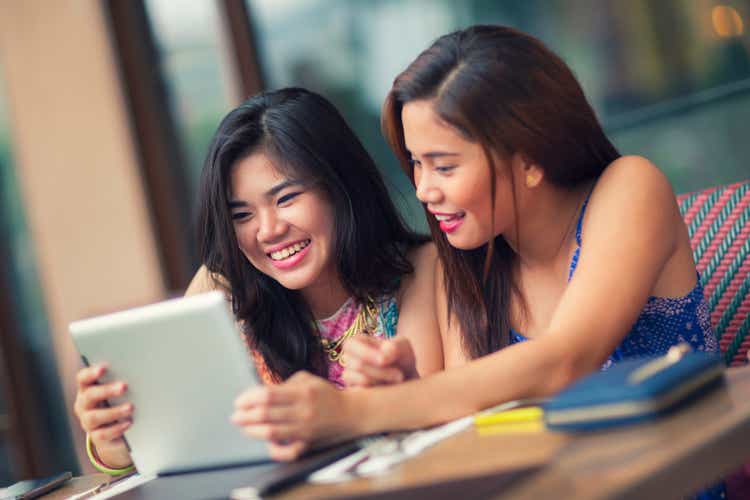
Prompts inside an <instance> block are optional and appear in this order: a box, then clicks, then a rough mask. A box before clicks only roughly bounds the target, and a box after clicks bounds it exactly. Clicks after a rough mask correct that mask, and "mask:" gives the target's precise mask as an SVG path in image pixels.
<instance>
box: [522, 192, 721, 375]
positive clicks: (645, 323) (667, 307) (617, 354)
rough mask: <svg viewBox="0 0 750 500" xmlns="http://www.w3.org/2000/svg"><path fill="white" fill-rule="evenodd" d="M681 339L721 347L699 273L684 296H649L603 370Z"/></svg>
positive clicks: (703, 346) (578, 232) (701, 348)
mask: <svg viewBox="0 0 750 500" xmlns="http://www.w3.org/2000/svg"><path fill="white" fill-rule="evenodd" d="M588 202H589V200H588V197H587V198H586V201H585V202H584V203H583V207H581V213H580V215H579V216H578V224H577V226H576V243H577V247H576V249H575V252H574V253H573V258H572V259H571V262H570V270H569V272H568V281H570V279H571V278H572V277H573V273H574V272H575V269H576V266H577V265H578V257H579V255H580V253H581V227H582V225H583V215H584V213H585V212H586V205H588ZM697 274H698V273H697V272H696V275H697ZM524 340H527V339H526V337H524V336H523V335H521V334H520V333H518V332H516V331H515V330H513V329H511V331H510V343H511V344H515V343H517V342H523V341H524ZM680 342H687V343H689V344H690V345H691V346H692V348H693V350H696V351H718V350H719V344H718V342H717V340H716V336H715V335H714V332H713V330H712V329H711V323H710V315H709V311H708V304H707V303H706V300H705V299H704V297H703V285H702V284H701V280H700V276H698V279H697V282H696V284H695V287H694V288H693V289H692V290H691V291H690V293H688V294H687V295H685V296H684V297H677V298H672V297H653V296H652V297H649V298H648V301H647V302H646V305H645V307H644V308H643V310H642V311H641V314H640V315H639V316H638V319H637V320H636V322H635V324H634V325H633V327H632V328H631V329H630V331H629V332H628V334H627V335H626V336H625V338H624V339H623V340H622V342H621V343H620V345H618V346H617V348H616V349H615V351H614V352H613V353H612V354H611V355H610V356H609V358H608V359H607V361H606V362H605V363H604V364H603V365H602V370H606V369H607V368H609V367H610V366H612V364H613V363H617V362H618V361H621V360H623V359H627V358H632V357H635V356H644V355H655V354H656V355H658V354H665V353H666V352H667V351H668V350H669V348H670V347H671V346H673V345H675V344H678V343H680Z"/></svg>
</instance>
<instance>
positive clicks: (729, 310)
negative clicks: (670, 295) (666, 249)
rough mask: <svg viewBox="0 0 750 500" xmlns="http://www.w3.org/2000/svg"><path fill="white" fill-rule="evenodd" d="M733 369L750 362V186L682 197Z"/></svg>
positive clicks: (715, 322)
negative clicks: (749, 337)
mask: <svg viewBox="0 0 750 500" xmlns="http://www.w3.org/2000/svg"><path fill="white" fill-rule="evenodd" d="M677 202H678V203H679V205H680V212H681V213H682V216H683V217H684V219H685V223H686V224H687V226H688V233H689V234H690V243H691V245H692V247H693V256H694V257H695V262H696V264H697V267H698V272H700V275H701V280H702V282H703V285H704V293H705V297H706V300H707V301H708V307H709V309H710V310H711V324H712V325H713V327H714V328H715V331H716V336H717V338H718V339H719V345H720V346H721V351H722V352H723V353H724V359H725V361H726V363H727V364H728V365H732V366H734V365H739V364H743V363H745V362H747V357H746V356H747V350H748V347H749V346H750V339H748V338H747V334H748V330H750V223H748V222H749V221H750V181H744V182H738V183H737V184H731V185H729V186H722V187H718V188H710V189H706V190H704V191H699V192H696V193H688V194H684V195H680V196H678V197H677Z"/></svg>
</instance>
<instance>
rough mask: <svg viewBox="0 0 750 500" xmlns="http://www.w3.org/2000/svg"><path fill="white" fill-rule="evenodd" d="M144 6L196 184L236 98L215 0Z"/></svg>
mask: <svg viewBox="0 0 750 500" xmlns="http://www.w3.org/2000/svg"><path fill="white" fill-rule="evenodd" d="M146 10H147V12H148V15H149V18H150V20H151V24H152V29H153V31H154V37H155V39H156V42H157V47H158V51H159V56H160V59H161V71H162V75H163V76H164V79H165V81H166V84H167V89H168V91H169V94H170V97H171V99H172V103H171V105H172V109H173V110H175V114H176V119H177V121H178V127H179V130H178V132H179V135H180V140H181V142H182V144H183V146H184V147H185V149H186V155H185V157H186V159H187V161H188V165H186V171H187V174H188V180H189V183H190V185H191V188H192V189H193V190H195V188H196V186H197V183H198V179H199V176H200V171H201V168H202V166H203V160H204V159H205V156H206V152H207V150H208V143H209V141H210V139H211V137H212V135H213V133H214V131H215V130H216V127H217V126H218V124H219V121H220V120H221V118H222V117H223V116H224V114H226V112H227V111H228V110H229V107H230V103H231V102H232V97H231V87H230V83H231V79H230V76H229V75H228V73H227V71H228V65H227V64H225V61H224V60H223V59H222V58H223V57H224V55H225V54H224V52H225V51H224V50H222V47H221V43H222V40H221V38H220V19H219V14H218V11H217V3H216V2H194V1H191V0H178V1H175V0H147V1H146ZM189 199H191V200H192V199H194V196H190V198H189Z"/></svg>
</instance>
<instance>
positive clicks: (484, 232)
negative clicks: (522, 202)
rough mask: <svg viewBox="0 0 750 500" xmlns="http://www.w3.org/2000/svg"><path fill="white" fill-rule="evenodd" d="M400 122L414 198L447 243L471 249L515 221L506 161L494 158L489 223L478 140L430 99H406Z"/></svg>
mask: <svg viewBox="0 0 750 500" xmlns="http://www.w3.org/2000/svg"><path fill="white" fill-rule="evenodd" d="M401 121H402V123H403V127H404V141H405V143H406V148H407V149H408V150H409V153H410V154H411V161H412V164H413V166H414V185H415V186H416V188H417V198H419V200H420V201H421V202H422V203H424V204H425V206H426V207H427V210H428V211H429V212H430V213H432V214H433V215H434V216H435V218H436V219H437V220H438V222H439V224H440V229H442V230H443V232H445V234H446V237H447V238H448V242H449V243H450V244H451V246H454V247H456V248H460V249H462V250H470V249H473V248H477V247H480V246H482V245H483V244H485V243H487V242H488V241H489V240H490V238H494V237H495V236H497V235H498V234H500V233H503V232H504V231H507V230H508V229H509V228H510V227H511V225H512V224H513V222H514V220H515V219H514V208H513V188H512V184H511V182H510V175H511V169H510V164H509V162H503V161H500V160H497V159H496V160H495V163H496V166H497V171H496V175H495V189H496V192H495V193H496V194H495V209H494V226H493V224H492V218H493V217H492V216H493V209H492V203H491V198H490V182H491V177H490V170H489V168H490V167H489V162H488V161H487V158H486V157H485V155H484V151H483V150H482V147H481V146H480V145H479V143H476V142H471V141H468V140H466V138H464V137H463V136H462V135H461V134H460V133H459V132H458V131H457V130H456V129H455V128H453V127H451V126H450V125H448V124H446V123H445V122H444V121H442V120H441V119H440V117H439V116H438V115H437V114H436V113H435V111H434V110H433V102H432V101H429V100H420V101H411V102H408V103H407V104H405V105H404V107H403V110H402V112H401Z"/></svg>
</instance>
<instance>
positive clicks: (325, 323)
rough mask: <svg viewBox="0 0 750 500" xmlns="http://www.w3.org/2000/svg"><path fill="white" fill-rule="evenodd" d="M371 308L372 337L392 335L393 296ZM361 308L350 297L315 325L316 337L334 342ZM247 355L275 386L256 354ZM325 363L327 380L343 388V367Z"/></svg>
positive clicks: (395, 306)
mask: <svg viewBox="0 0 750 500" xmlns="http://www.w3.org/2000/svg"><path fill="white" fill-rule="evenodd" d="M375 305H376V306H377V308H378V316H377V325H376V327H375V329H374V332H372V335H373V336H374V337H381V338H387V339H388V338H391V337H393V336H395V335H396V325H397V323H398V302H397V301H396V297H395V296H394V295H386V296H383V297H380V298H379V299H378V300H376V301H375ZM362 307H363V306H362V304H360V303H358V302H357V301H355V300H354V298H353V297H350V298H349V299H348V300H347V301H346V302H344V303H343V304H342V305H341V307H339V309H338V311H336V312H335V313H333V315H331V316H329V317H328V318H325V319H320V320H317V321H316V322H315V323H316V326H317V328H318V331H319V332H320V336H321V337H323V338H326V339H328V340H336V339H338V338H339V337H341V335H343V333H344V332H345V331H346V330H347V329H348V328H349V327H350V326H351V325H352V323H354V320H355V319H356V318H357V315H358V314H359V312H360V311H361V310H362ZM242 337H243V339H244V338H245V336H244V335H243V336H242ZM251 353H252V357H253V361H254V362H255V369H256V371H257V372H258V375H259V377H260V379H261V380H262V381H263V383H265V384H274V383H278V382H279V381H278V380H276V379H275V378H274V377H273V375H272V374H271V373H270V371H269V370H268V367H267V366H266V364H265V362H264V361H263V357H262V356H261V355H260V354H259V353H258V352H257V351H254V350H251ZM326 362H327V363H328V380H329V381H331V382H333V383H334V384H335V385H336V386H337V387H339V388H343V387H344V386H345V384H344V381H343V380H342V379H341V374H342V373H343V371H344V367H343V366H341V365H340V364H339V363H338V362H337V361H330V360H328V359H327V358H326Z"/></svg>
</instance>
